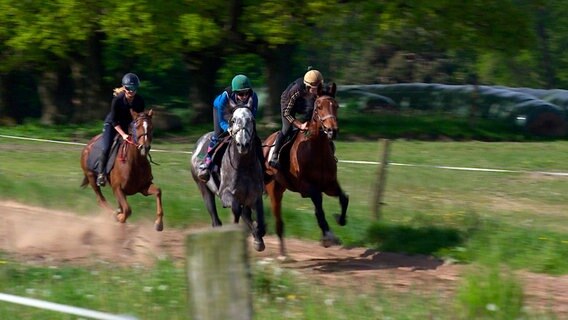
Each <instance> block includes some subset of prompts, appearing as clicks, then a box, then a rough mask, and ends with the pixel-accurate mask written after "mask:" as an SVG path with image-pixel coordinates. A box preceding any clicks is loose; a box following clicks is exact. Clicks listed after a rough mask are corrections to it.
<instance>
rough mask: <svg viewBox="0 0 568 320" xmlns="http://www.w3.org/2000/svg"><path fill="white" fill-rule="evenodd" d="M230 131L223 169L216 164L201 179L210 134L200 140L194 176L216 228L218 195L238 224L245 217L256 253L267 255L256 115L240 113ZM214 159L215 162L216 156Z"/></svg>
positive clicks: (194, 157)
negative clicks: (202, 179)
mask: <svg viewBox="0 0 568 320" xmlns="http://www.w3.org/2000/svg"><path fill="white" fill-rule="evenodd" d="M229 128H230V130H229V132H230V134H231V136H230V139H229V142H228V146H227V148H226V150H225V152H224V154H223V157H222V160H221V166H220V169H217V168H216V167H217V166H216V165H215V164H214V165H213V167H214V168H213V169H212V170H211V175H210V178H209V180H208V181H207V182H203V181H201V180H200V179H199V178H198V177H197V172H198V167H199V164H200V163H201V160H202V159H203V157H204V155H205V153H206V152H207V146H208V145H209V142H210V140H211V136H212V134H213V132H209V133H206V134H205V135H203V136H201V137H200V138H199V140H197V143H196V147H195V150H194V151H193V155H192V157H191V176H192V177H193V180H195V183H197V187H198V188H199V191H201V196H202V197H203V200H204V202H205V206H206V207H207V211H209V214H210V215H211V222H212V225H213V227H218V226H221V225H222V223H221V220H220V219H219V215H218V214H217V207H216V205H215V195H217V196H219V198H220V199H221V204H222V205H223V207H224V208H229V207H230V208H231V211H232V212H233V217H234V223H238V222H239V218H240V217H241V216H242V217H243V219H244V220H245V222H246V224H247V225H248V227H249V229H250V231H251V233H252V235H253V237H254V248H255V250H257V251H263V250H264V248H265V246H264V241H263V239H262V237H263V236H264V234H265V224H264V208H263V203H262V194H263V192H264V180H263V172H262V166H261V163H260V161H259V156H258V155H257V154H256V150H258V149H257V148H256V147H255V146H254V143H256V141H257V138H256V130H255V124H254V116H253V115H252V112H251V111H250V110H249V109H248V108H238V109H236V110H235V111H234V113H233V117H232V119H231V122H230V124H229ZM213 158H214V159H215V156H214V157H213ZM213 161H215V160H213ZM252 211H255V212H256V222H255V221H253V218H252Z"/></svg>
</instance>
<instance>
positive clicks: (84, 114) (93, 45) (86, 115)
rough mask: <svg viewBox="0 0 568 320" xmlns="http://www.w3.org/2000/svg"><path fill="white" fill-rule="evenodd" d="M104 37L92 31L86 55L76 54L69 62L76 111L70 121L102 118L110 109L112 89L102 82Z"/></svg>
mask: <svg viewBox="0 0 568 320" xmlns="http://www.w3.org/2000/svg"><path fill="white" fill-rule="evenodd" d="M103 37H104V35H103V34H102V33H101V32H96V33H94V34H93V36H92V37H91V38H90V39H89V41H88V45H87V48H88V49H87V50H88V52H87V54H86V55H85V56H76V57H75V58H74V59H73V62H72V63H71V77H72V79H73V86H74V88H75V90H74V93H73V100H72V101H73V107H74V109H75V111H76V112H75V113H74V117H73V122H79V123H80V122H86V121H92V120H98V119H103V118H104V116H105V114H106V113H107V112H108V111H109V110H110V101H111V100H112V88H111V87H107V86H105V84H104V82H103V74H104V67H103V60H102V59H103V57H102V48H103V45H102V41H103ZM118 81H120V79H119V80H118ZM117 83H118V82H117Z"/></svg>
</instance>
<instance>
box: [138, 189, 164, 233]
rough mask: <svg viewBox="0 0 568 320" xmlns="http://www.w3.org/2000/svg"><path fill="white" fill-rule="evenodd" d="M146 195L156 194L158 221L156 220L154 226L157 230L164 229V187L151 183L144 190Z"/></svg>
mask: <svg viewBox="0 0 568 320" xmlns="http://www.w3.org/2000/svg"><path fill="white" fill-rule="evenodd" d="M142 194H143V195H145V196H149V195H155V196H156V221H154V227H155V228H156V231H162V230H164V208H163V207H162V189H160V187H158V186H157V185H155V184H153V183H152V184H151V185H150V186H149V187H148V189H146V190H144V191H142Z"/></svg>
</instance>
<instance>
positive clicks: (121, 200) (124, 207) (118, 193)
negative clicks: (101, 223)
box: [113, 187, 132, 223]
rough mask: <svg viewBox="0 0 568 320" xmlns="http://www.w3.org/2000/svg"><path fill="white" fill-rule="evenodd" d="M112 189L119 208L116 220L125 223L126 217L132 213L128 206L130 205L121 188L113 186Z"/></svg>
mask: <svg viewBox="0 0 568 320" xmlns="http://www.w3.org/2000/svg"><path fill="white" fill-rule="evenodd" d="M113 191H114V196H115V197H116V200H117V201H118V206H119V208H120V211H119V212H117V213H116V220H117V221H118V222H120V223H125V222H126V219H128V217H129V216H130V214H131V213H132V209H131V208H130V205H128V202H127V201H126V194H124V192H123V191H122V189H120V187H116V188H114V189H113Z"/></svg>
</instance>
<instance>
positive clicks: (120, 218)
mask: <svg viewBox="0 0 568 320" xmlns="http://www.w3.org/2000/svg"><path fill="white" fill-rule="evenodd" d="M116 221H118V222H120V223H125V222H126V215H125V214H124V213H118V214H117V215H116Z"/></svg>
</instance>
